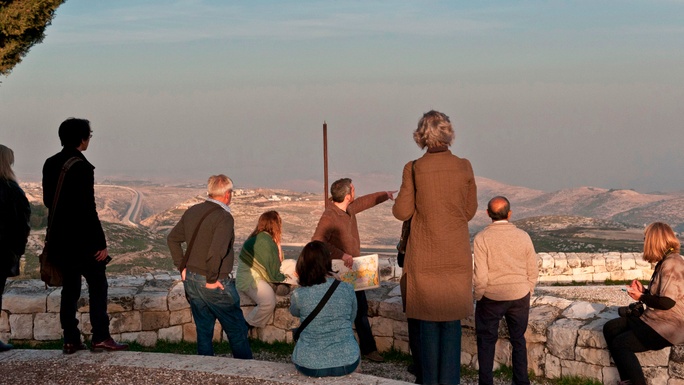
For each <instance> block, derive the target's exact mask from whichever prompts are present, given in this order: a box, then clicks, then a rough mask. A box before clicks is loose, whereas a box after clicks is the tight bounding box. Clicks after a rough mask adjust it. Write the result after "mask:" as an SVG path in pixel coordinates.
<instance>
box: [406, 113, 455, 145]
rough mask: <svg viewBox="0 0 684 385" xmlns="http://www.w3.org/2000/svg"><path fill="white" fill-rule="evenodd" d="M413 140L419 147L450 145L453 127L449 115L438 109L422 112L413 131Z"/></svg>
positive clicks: (452, 137) (452, 139)
mask: <svg viewBox="0 0 684 385" xmlns="http://www.w3.org/2000/svg"><path fill="white" fill-rule="evenodd" d="M413 140H415V141H416V144H417V145H418V147H420V148H425V147H427V148H435V147H440V146H451V143H453V141H454V128H453V127H452V126H451V121H449V117H448V116H446V115H445V114H443V113H441V112H439V111H435V110H432V111H429V112H426V113H425V114H423V117H422V118H421V119H420V121H419V122H418V128H416V130H415V131H414V132H413Z"/></svg>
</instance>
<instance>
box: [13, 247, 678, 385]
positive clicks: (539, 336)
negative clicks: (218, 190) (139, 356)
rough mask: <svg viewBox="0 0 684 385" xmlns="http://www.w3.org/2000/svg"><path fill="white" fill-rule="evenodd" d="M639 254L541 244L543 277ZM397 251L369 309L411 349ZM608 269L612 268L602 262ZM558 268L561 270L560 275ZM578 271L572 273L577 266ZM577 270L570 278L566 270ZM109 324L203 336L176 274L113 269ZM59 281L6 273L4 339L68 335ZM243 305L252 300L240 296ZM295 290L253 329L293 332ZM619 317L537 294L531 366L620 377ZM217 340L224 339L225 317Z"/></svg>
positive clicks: (155, 333) (84, 322)
mask: <svg viewBox="0 0 684 385" xmlns="http://www.w3.org/2000/svg"><path fill="white" fill-rule="evenodd" d="M638 259H640V256H639V255H638V254H631V253H630V254H624V253H623V254H620V253H608V254H600V255H596V254H594V255H590V254H563V253H558V254H555V253H554V254H543V253H542V254H539V266H540V281H545V282H549V281H564V282H565V281H572V280H575V281H585V280H586V281H603V280H605V279H606V278H603V277H606V276H605V275H601V274H605V273H608V274H609V275H608V276H607V277H608V278H610V279H631V278H635V277H640V278H649V277H650V275H651V272H650V268H651V267H650V265H649V264H643V263H639V262H638V261H637V260H638ZM393 262H394V261H393V260H392V258H384V259H383V262H382V263H381V275H382V276H383V280H384V281H383V282H382V284H381V287H380V288H378V289H374V290H370V291H368V292H367V295H368V302H369V310H368V315H369V319H370V322H371V325H372V328H373V334H374V335H375V339H376V342H377V345H378V349H379V350H380V351H387V350H389V349H392V348H394V349H396V350H399V351H403V352H408V329H407V325H406V318H405V315H404V313H403V312H402V306H401V296H400V293H399V287H398V286H397V284H396V282H393V281H394V280H395V279H396V278H397V277H398V276H400V275H401V269H400V268H398V267H396V266H394V265H393ZM603 270H605V271H603ZM554 273H558V275H555V276H554V275H553V274H554ZM573 273H574V274H577V275H576V276H573V275H572V274H573ZM566 276H567V277H575V278H574V279H568V278H565V277H566ZM109 286H110V289H109V305H108V311H109V314H110V318H111V325H110V329H111V332H112V335H113V337H114V338H115V339H117V340H122V341H136V342H138V343H140V344H142V345H146V346H151V345H154V344H155V343H156V342H157V341H158V340H168V341H176V342H177V341H189V342H194V341H196V333H195V326H194V324H193V322H192V315H191V312H190V308H189V305H188V302H187V301H186V299H185V294H184V289H183V283H182V282H181V281H180V276H179V275H177V274H168V273H159V274H147V275H145V276H135V277H133V276H110V277H109ZM60 295H61V289H54V288H50V289H47V290H46V289H45V287H44V285H43V283H42V282H40V281H38V280H16V281H12V280H10V281H8V285H7V288H6V291H5V294H4V295H3V308H2V312H1V313H0V339H1V340H3V341H7V340H8V339H12V340H14V341H48V340H59V339H60V338H61V337H62V334H61V328H60V326H59V302H60ZM83 295H84V298H82V299H81V300H80V302H79V309H78V311H79V313H78V318H79V319H80V321H81V329H82V330H83V333H84V335H85V337H86V338H89V336H90V321H89V317H88V309H89V308H88V298H87V290H85V284H84V290H83ZM241 304H242V308H243V311H244V312H248V311H250V310H251V308H252V307H253V306H254V304H253V303H252V302H251V300H250V299H249V298H247V297H242V298H241ZM288 308H289V297H278V304H277V307H276V310H275V313H274V317H273V318H272V319H271V321H270V323H269V324H268V325H267V326H266V327H264V328H262V329H255V330H253V331H252V333H253V335H252V337H253V338H259V339H261V340H264V341H267V342H273V341H287V342H292V333H291V331H290V330H291V329H292V328H293V327H296V326H297V325H298V324H299V320H298V319H296V318H295V317H292V316H291V315H290V313H289V310H288ZM615 317H617V311H616V308H615V307H606V306H605V305H601V304H595V303H589V302H581V301H570V300H566V299H560V298H555V297H550V296H533V297H532V308H531V312H530V325H529V328H528V330H527V333H526V335H527V343H528V355H529V367H530V370H532V371H533V372H534V373H535V374H536V375H537V376H540V377H547V378H558V377H561V376H581V377H590V378H594V379H597V380H599V381H602V382H603V383H612V382H615V381H616V379H617V377H618V376H617V370H616V369H615V367H614V366H611V360H610V355H609V353H608V351H607V350H606V346H605V341H604V339H603V335H602V332H601V330H602V326H603V324H604V323H605V322H606V321H607V320H609V319H612V318H615ZM504 323H505V321H502V325H501V329H500V339H499V341H498V343H497V348H496V361H497V364H496V365H497V366H498V365H500V364H504V365H509V366H510V350H511V347H510V343H509V342H508V339H507V332H506V329H505V325H504ZM214 338H215V340H217V341H221V340H225V338H226V337H225V334H223V333H221V328H220V326H218V325H217V327H216V331H215V335H214ZM639 356H640V357H639V359H640V361H641V363H642V365H643V366H644V367H645V373H646V375H647V377H648V378H649V381H650V383H651V384H663V385H665V384H668V385H684V346H678V347H674V348H668V349H663V350H661V351H658V352H650V353H643V354H640V355H639ZM461 360H462V362H463V363H464V364H466V365H469V366H472V367H476V366H477V348H476V341H475V328H474V322H473V319H472V318H470V319H467V320H464V322H463V341H462V356H461Z"/></svg>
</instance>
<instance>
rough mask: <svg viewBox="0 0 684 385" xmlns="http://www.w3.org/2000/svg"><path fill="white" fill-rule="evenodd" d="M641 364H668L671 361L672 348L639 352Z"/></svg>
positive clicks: (638, 356)
mask: <svg viewBox="0 0 684 385" xmlns="http://www.w3.org/2000/svg"><path fill="white" fill-rule="evenodd" d="M636 356H637V358H638V359H639V363H640V364H641V366H667V364H668V362H669V361H670V348H669V347H667V348H664V349H660V350H655V351H649V352H643V353H637V354H636Z"/></svg>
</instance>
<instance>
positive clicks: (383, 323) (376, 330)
mask: <svg viewBox="0 0 684 385" xmlns="http://www.w3.org/2000/svg"><path fill="white" fill-rule="evenodd" d="M372 330H373V335H374V336H376V337H392V336H394V320H392V319H389V318H385V317H373V325H372Z"/></svg>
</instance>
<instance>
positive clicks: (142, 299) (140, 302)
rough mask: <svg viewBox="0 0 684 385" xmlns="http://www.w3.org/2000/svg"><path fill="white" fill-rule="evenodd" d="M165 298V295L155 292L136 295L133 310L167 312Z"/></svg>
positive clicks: (166, 295)
mask: <svg viewBox="0 0 684 385" xmlns="http://www.w3.org/2000/svg"><path fill="white" fill-rule="evenodd" d="M167 297H168V294H167V293H164V292H157V291H149V292H143V293H138V295H136V296H135V304H134V306H133V308H134V309H135V310H168V309H169V307H168V305H167ZM176 310H178V309H176Z"/></svg>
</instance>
